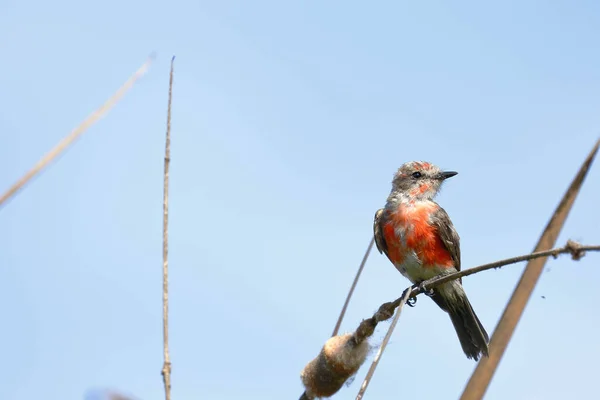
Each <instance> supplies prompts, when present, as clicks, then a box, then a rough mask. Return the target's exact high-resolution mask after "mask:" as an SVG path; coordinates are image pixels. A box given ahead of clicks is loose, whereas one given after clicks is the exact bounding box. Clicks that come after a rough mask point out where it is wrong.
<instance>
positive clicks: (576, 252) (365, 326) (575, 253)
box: [301, 240, 600, 399]
mask: <svg viewBox="0 0 600 400" xmlns="http://www.w3.org/2000/svg"><path fill="white" fill-rule="evenodd" d="M586 251H600V245H595V246H582V245H580V244H578V243H576V242H573V241H570V240H569V241H568V242H567V244H566V245H565V246H564V247H558V248H555V249H552V250H546V251H539V252H535V253H531V254H526V255H522V256H518V257H511V258H507V259H504V260H500V261H495V262H492V263H489V264H484V265H480V266H477V267H473V268H470V269H467V270H464V271H460V272H455V273H452V274H446V275H440V276H437V277H434V278H432V279H429V280H427V281H424V282H423V283H421V284H420V285H413V286H410V287H408V288H406V289H405V290H404V291H403V292H402V296H401V297H399V298H397V299H396V300H394V301H392V302H388V303H384V304H382V305H381V306H379V309H378V310H377V312H376V313H375V314H373V316H372V317H370V318H367V319H364V320H363V321H362V322H361V323H360V324H359V326H358V328H356V330H355V331H354V334H353V337H354V341H355V342H356V344H357V345H358V344H360V343H362V342H363V341H365V340H366V339H367V338H368V337H370V336H371V335H373V332H374V331H375V328H376V327H377V325H378V324H379V323H380V322H382V321H386V320H388V319H390V318H392V316H394V312H395V310H396V309H397V308H399V307H401V306H403V305H404V304H405V302H406V301H408V299H410V298H412V297H416V296H418V295H419V294H421V293H424V292H425V291H429V290H430V289H431V288H434V287H436V286H439V285H441V284H444V283H446V282H449V281H451V280H455V279H459V278H462V277H465V276H469V275H473V274H477V273H480V272H483V271H487V270H490V269H495V268H501V267H504V266H506V265H511V264H516V263H519V262H522V261H528V260H533V259H539V258H543V257H548V256H552V257H554V258H556V257H558V256H559V255H561V254H566V253H569V254H571V257H572V258H573V260H579V259H581V258H582V257H583V256H584V255H585V252H586ZM398 311H400V309H399V310H398ZM398 318H399V313H398V314H397V315H396V318H395V319H396V320H397V319H398ZM395 323H396V322H394V323H392V324H391V326H390V329H389V330H388V333H387V334H386V339H384V342H383V343H382V347H383V348H382V349H380V350H379V352H378V354H377V359H376V362H374V363H375V364H376V363H377V362H378V361H379V359H380V358H381V353H383V350H384V348H385V346H386V345H387V343H388V340H389V337H390V336H391V334H392V331H393V328H394V326H395ZM371 369H373V370H374V367H373V366H371ZM372 375H373V374H372V373H371V370H370V371H369V373H368V374H367V376H366V377H365V381H364V382H363V384H362V385H361V389H360V390H361V391H360V392H359V394H358V396H362V395H364V389H366V387H367V386H368V384H369V381H370V379H371V378H372ZM363 388H364V389H363ZM308 398H309V397H307V396H306V394H303V396H302V397H301V399H308ZM360 398H361V397H357V399H360Z"/></svg>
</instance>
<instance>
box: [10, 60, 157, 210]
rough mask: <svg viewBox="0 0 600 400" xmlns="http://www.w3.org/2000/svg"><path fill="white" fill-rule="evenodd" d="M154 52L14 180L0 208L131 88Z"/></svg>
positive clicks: (146, 67)
mask: <svg viewBox="0 0 600 400" xmlns="http://www.w3.org/2000/svg"><path fill="white" fill-rule="evenodd" d="M154 58H155V56H154V54H151V55H150V57H149V58H148V60H146V62H145V63H144V64H143V65H142V66H141V67H140V68H139V69H138V70H137V71H136V72H135V73H134V74H133V75H132V76H131V77H129V79H128V80H127V81H126V82H125V83H124V84H123V86H121V87H120V88H119V89H118V90H117V91H116V92H115V94H113V95H112V97H110V98H109V99H108V100H107V101H106V102H105V103H104V104H103V105H102V106H101V107H100V108H98V109H97V110H96V111H94V112H93V113H92V114H90V115H89V116H88V117H87V118H86V119H85V120H84V121H83V122H82V123H81V124H80V125H79V126H78V127H77V128H75V129H74V130H73V131H72V132H71V133H70V134H69V135H68V136H66V137H64V138H63V139H62V140H61V141H60V142H59V143H58V144H57V145H56V146H55V147H54V148H53V149H52V150H50V151H49V152H48V153H46V154H45V155H44V156H43V157H42V158H41V159H40V160H39V161H38V162H37V164H35V165H34V166H33V168H31V169H30V170H29V171H28V172H27V173H26V174H25V175H23V176H22V177H21V178H20V179H19V180H18V181H16V182H15V183H14V184H13V185H12V186H11V187H10V188H9V189H8V190H7V191H6V192H5V193H4V194H3V195H2V196H0V208H2V207H3V206H4V203H5V202H6V201H8V200H9V199H10V198H11V197H13V196H14V195H15V194H16V193H17V192H18V191H19V190H21V189H22V188H23V187H24V186H25V185H26V184H27V183H28V182H29V181H30V180H31V178H33V177H34V176H35V175H37V174H38V173H39V172H40V171H41V170H42V169H44V168H45V167H46V166H47V165H48V164H49V163H50V162H51V161H52V160H54V159H55V158H56V157H57V156H58V155H59V154H60V153H62V152H63V151H65V149H66V148H67V147H68V146H69V145H70V144H71V143H73V142H74V141H75V139H77V138H78V137H79V136H81V134H82V133H83V132H85V131H86V130H87V129H88V128H89V127H90V126H92V125H93V124H94V123H95V122H96V121H98V120H99V119H100V118H102V117H103V116H104V114H106V113H107V112H108V111H109V110H110V109H111V108H112V107H113V106H114V105H115V104H116V103H117V102H118V101H119V100H120V99H121V97H123V95H124V94H125V93H126V92H127V91H128V90H129V89H131V87H132V86H133V84H134V83H135V82H136V81H137V80H138V79H139V78H141V77H142V76H143V75H144V74H145V73H146V71H147V70H148V67H149V66H150V64H151V63H152V61H153V60H154Z"/></svg>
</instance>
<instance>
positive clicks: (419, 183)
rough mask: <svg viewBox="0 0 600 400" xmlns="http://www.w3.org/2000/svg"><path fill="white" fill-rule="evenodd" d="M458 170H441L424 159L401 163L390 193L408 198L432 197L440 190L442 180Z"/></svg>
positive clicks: (424, 198)
mask: <svg viewBox="0 0 600 400" xmlns="http://www.w3.org/2000/svg"><path fill="white" fill-rule="evenodd" d="M457 173H458V172H454V171H442V170H441V169H440V168H439V167H437V166H435V165H433V164H431V163H428V162H425V161H410V162H407V163H404V164H402V166H401V167H400V168H399V169H398V171H397V172H396V174H395V175H394V180H393V181H392V194H393V195H395V196H394V197H396V196H401V197H403V198H408V199H410V200H421V199H423V200H426V199H432V198H433V197H434V196H435V195H436V194H437V193H438V192H439V190H440V188H441V186H442V183H443V182H444V180H446V179H448V178H450V177H453V176H454V175H456V174H457Z"/></svg>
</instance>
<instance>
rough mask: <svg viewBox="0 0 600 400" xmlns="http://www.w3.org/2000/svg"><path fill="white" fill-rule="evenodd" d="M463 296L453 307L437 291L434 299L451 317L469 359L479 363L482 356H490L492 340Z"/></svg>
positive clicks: (460, 296)
mask: <svg viewBox="0 0 600 400" xmlns="http://www.w3.org/2000/svg"><path fill="white" fill-rule="evenodd" d="M461 294H462V295H458V296H456V298H457V299H459V301H458V303H454V302H453V304H451V305H450V304H448V301H447V300H446V299H445V298H444V297H443V296H442V295H441V293H440V292H438V291H437V290H435V291H434V295H433V296H432V299H433V301H435V302H436V303H437V305H438V306H440V308H441V309H443V310H444V311H446V312H447V313H448V314H449V315H450V320H451V321H452V325H454V329H455V330H456V334H457V335H458V339H459V340H460V344H461V346H462V349H463V351H464V352H465V354H466V356H467V358H472V359H474V360H475V361H477V360H478V359H479V357H480V355H482V354H483V355H484V356H486V357H487V356H488V354H489V349H488V343H489V340H490V339H489V337H488V334H487V332H486V331H485V328H484V327H483V325H482V324H481V321H479V318H477V315H476V314H475V311H473V307H472V306H471V303H470V302H469V299H468V298H467V296H466V295H464V292H463V293H461ZM453 300H454V299H453Z"/></svg>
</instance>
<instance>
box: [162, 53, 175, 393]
mask: <svg viewBox="0 0 600 400" xmlns="http://www.w3.org/2000/svg"><path fill="white" fill-rule="evenodd" d="M174 61H175V57H174V56H173V58H172V59H171V73H170V74H169V103H168V106H167V134H166V141H165V173H164V187H163V193H164V194H163V356H164V363H163V367H162V376H163V382H164V385H165V399H166V400H171V358H170V357H169V257H168V255H169V164H170V162H171V99H172V97H173V62H174Z"/></svg>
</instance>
